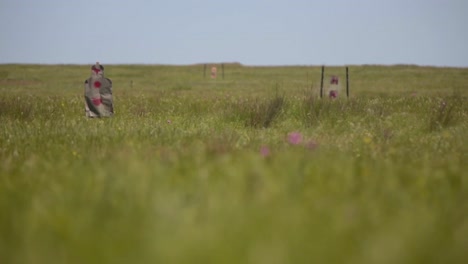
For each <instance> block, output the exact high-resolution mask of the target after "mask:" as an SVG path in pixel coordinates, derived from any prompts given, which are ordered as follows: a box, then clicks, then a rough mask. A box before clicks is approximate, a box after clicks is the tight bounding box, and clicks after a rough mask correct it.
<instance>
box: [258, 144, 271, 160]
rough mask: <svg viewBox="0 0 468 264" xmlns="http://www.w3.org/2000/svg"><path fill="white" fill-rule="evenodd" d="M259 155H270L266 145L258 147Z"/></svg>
mask: <svg viewBox="0 0 468 264" xmlns="http://www.w3.org/2000/svg"><path fill="white" fill-rule="evenodd" d="M260 155H262V157H268V156H270V149H269V148H268V147H267V146H262V147H261V148H260Z"/></svg>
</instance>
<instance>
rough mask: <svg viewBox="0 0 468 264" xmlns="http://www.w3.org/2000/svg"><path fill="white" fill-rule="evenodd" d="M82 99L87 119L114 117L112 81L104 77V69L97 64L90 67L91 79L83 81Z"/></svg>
mask: <svg viewBox="0 0 468 264" xmlns="http://www.w3.org/2000/svg"><path fill="white" fill-rule="evenodd" d="M84 97H85V112H86V116H87V117H110V116H113V115H114V101H113V99H112V81H111V80H110V79H109V78H105V77H104V67H103V66H102V65H100V64H99V62H96V64H95V65H93V66H92V67H91V77H89V78H88V79H87V80H86V81H85V90H84Z"/></svg>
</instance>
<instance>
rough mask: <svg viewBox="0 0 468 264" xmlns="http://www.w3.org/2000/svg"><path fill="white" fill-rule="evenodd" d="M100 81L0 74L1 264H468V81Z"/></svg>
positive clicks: (457, 74) (285, 70)
mask: <svg viewBox="0 0 468 264" xmlns="http://www.w3.org/2000/svg"><path fill="white" fill-rule="evenodd" d="M88 69H89V66H76V65H53V66H44V65H0V93H1V95H0V263H268V264H270V263H465V261H466V259H468V253H467V251H466V249H467V247H468V173H467V169H468V165H467V162H466V161H467V160H468V159H467V153H468V137H467V136H466V135H467V134H468V133H467V132H468V118H467V117H468V106H467V104H466V99H467V95H468V87H467V86H468V69H463V68H461V69H457V68H432V67H417V66H407V65H398V66H386V67H384V66H372V65H369V66H351V67H350V84H351V96H350V98H349V99H346V98H345V97H344V95H345V91H344V87H345V84H344V68H342V67H341V68H340V67H328V68H326V72H325V73H326V77H327V78H328V77H329V76H330V75H332V74H336V75H339V76H340V77H341V79H340V86H341V89H340V90H339V98H338V99H336V100H329V99H328V98H323V99H320V98H319V97H318V91H319V86H320V67H305V66H303V67H299V66H298V67H246V66H242V65H238V64H226V65H225V78H224V79H222V78H221V72H220V71H218V73H219V78H218V79H216V80H211V79H209V78H208V75H209V74H208V73H207V77H206V78H203V65H191V66H150V65H147V66H141V65H128V66H124V65H106V76H107V77H109V78H111V79H112V80H113V88H114V99H115V109H116V115H115V116H114V117H113V118H108V119H87V118H85V117H84V107H83V106H84V101H83V89H84V88H83V82H84V80H85V79H86V78H87V77H88V75H89V70H88ZM327 82H328V79H326V80H325V84H326V85H325V86H326V88H328V83H327ZM291 132H298V133H300V134H301V136H302V141H301V143H300V144H297V145H294V144H291V143H290V142H289V141H288V135H289V133H291ZM262 149H263V150H265V149H267V150H268V152H269V153H268V154H266V153H263V154H262V151H261V150H262Z"/></svg>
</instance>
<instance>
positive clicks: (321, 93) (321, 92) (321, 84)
mask: <svg viewBox="0 0 468 264" xmlns="http://www.w3.org/2000/svg"><path fill="white" fill-rule="evenodd" d="M324 71H325V66H322V78H321V81H320V98H322V97H323V74H324Z"/></svg>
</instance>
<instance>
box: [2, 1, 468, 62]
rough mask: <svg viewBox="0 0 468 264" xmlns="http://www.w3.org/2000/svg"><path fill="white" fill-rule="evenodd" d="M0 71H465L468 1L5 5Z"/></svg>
mask: <svg viewBox="0 0 468 264" xmlns="http://www.w3.org/2000/svg"><path fill="white" fill-rule="evenodd" d="M0 25H1V27H0V28H1V31H0V34H1V35H0V64H4V63H38V64H93V63H94V62H96V61H99V62H101V63H102V64H104V65H105V64H170V65H185V64H196V63H220V62H225V63H228V62H239V63H242V64H244V65H361V64H382V65H393V64H416V65H425V66H426V65H428V66H441V67H446V66H448V67H468V30H467V29H466V26H467V25H468V1H467V0H321V1H315V0H228V1H224V0H198V1H197V0H164V1H163V0H128V1H125V0H76V1H64V0H40V1H39V0H0Z"/></svg>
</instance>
